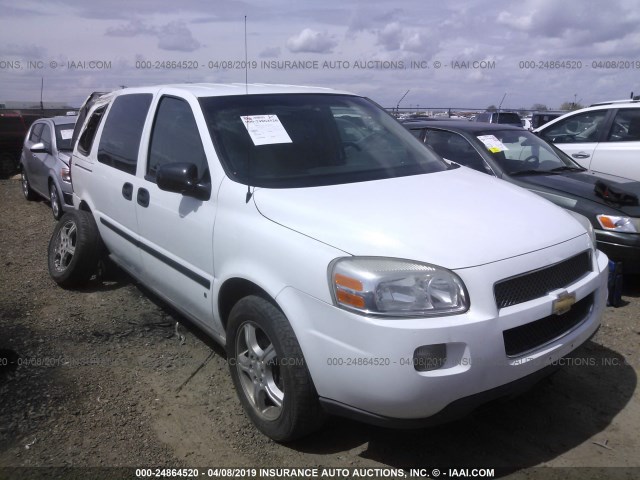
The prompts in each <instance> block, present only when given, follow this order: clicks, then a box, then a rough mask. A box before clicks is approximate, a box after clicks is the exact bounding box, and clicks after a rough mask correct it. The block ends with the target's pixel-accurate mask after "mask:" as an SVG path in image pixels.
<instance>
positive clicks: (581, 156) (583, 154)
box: [571, 152, 591, 158]
mask: <svg viewBox="0 0 640 480" xmlns="http://www.w3.org/2000/svg"><path fill="white" fill-rule="evenodd" d="M571 156H572V157H573V158H589V157H590V156H591V155H589V154H588V153H585V152H578V153H572V154H571Z"/></svg>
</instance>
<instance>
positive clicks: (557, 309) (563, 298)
mask: <svg viewBox="0 0 640 480" xmlns="http://www.w3.org/2000/svg"><path fill="white" fill-rule="evenodd" d="M574 303H576V294H575V293H568V292H566V291H565V292H562V293H560V294H558V298H556V299H555V300H554V301H553V305H552V311H553V313H554V315H562V314H563V313H567V312H568V311H569V310H571V307H572V306H573V304H574Z"/></svg>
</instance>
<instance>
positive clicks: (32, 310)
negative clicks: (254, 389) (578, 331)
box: [0, 178, 640, 479]
mask: <svg viewBox="0 0 640 480" xmlns="http://www.w3.org/2000/svg"><path fill="white" fill-rule="evenodd" d="M0 202H1V205H2V213H1V216H0V332H1V333H0V352H2V353H1V354H0V357H2V358H8V359H9V361H11V360H12V359H13V360H14V364H13V366H12V365H11V364H9V365H6V366H5V365H2V364H1V362H2V358H0V467H4V468H3V469H0V478H3V477H11V476H12V475H13V476H14V478H25V477H28V476H29V475H32V474H33V472H34V471H33V470H15V471H14V470H10V469H8V468H7V467H107V466H109V467H114V466H121V467H124V466H126V467H156V466H159V467H173V468H177V467H234V466H235V467H255V468H265V467H279V468H282V467H316V466H322V467H345V468H347V467H362V468H383V467H390V468H402V469H410V468H421V467H424V468H433V467H435V466H440V467H446V468H479V467H486V468H495V469H500V470H499V472H500V475H503V474H504V475H507V476H508V477H510V478H527V479H529V478H542V476H544V478H564V477H567V476H570V474H575V475H576V476H578V475H579V476H580V478H602V475H607V476H617V477H619V478H634V476H635V478H637V477H638V475H640V468H637V469H611V468H608V467H640V454H639V452H640V440H639V438H640V436H639V435H638V431H640V397H639V395H638V393H637V392H636V385H637V375H638V370H639V368H640V324H639V321H638V319H639V318H640V315H639V314H640V299H639V298H638V297H639V295H640V278H637V277H626V278H625V282H626V283H625V290H624V296H623V298H624V300H625V305H624V306H623V307H621V308H617V309H614V308H607V310H606V313H605V316H604V318H603V325H602V328H601V329H600V331H599V333H598V334H597V335H596V336H595V337H594V338H593V340H592V341H590V342H588V343H587V344H585V345H584V346H583V347H581V348H580V349H579V350H578V351H577V353H576V357H575V359H574V364H573V365H568V366H565V367H563V369H561V370H560V371H559V372H558V373H557V374H555V375H554V376H552V377H551V378H550V379H548V380H546V381H544V382H543V383H541V384H540V385H538V386H537V387H535V388H534V389H533V390H532V391H530V392H529V393H527V394H526V395H523V396H520V397H518V398H515V399H511V400H509V401H506V402H500V403H494V404H491V405H488V406H486V407H483V408H482V409H480V410H478V411H476V412H475V413H474V414H473V415H471V416H469V417H467V418H465V419H463V420H461V421H458V422H456V423H453V424H448V425H443V426H440V427H437V428H431V429H426V430H415V431H392V430H386V429H381V428H375V427H371V426H367V425H362V424H358V423H355V422H351V421H347V420H343V419H332V420H331V421H329V423H328V424H327V426H326V427H325V428H324V429H323V430H322V431H320V432H318V433H317V434H315V435H313V436H312V437H310V438H307V439H304V440H302V441H299V442H296V443H293V444H289V445H280V444H277V443H275V442H272V441H271V440H269V439H267V438H266V437H264V436H262V435H261V434H260V433H258V432H257V431H256V430H255V429H254V428H253V427H252V425H251V424H250V422H249V420H248V419H247V417H246V416H245V415H244V413H243V411H242V408H241V406H240V403H239V401H238V399H237V397H236V394H235V391H234V390H233V386H232V383H231V380H230V377H229V374H228V370H227V366H226V362H225V357H224V352H223V351H222V349H221V348H219V347H217V346H216V345H215V344H214V343H213V342H211V341H209V340H208V339H207V338H206V337H205V336H204V335H203V334H202V333H200V332H199V331H198V330H197V329H196V328H194V327H193V326H191V325H190V324H189V323H188V322H187V321H186V320H185V319H183V318H181V317H180V316H179V315H177V314H176V313H174V312H172V311H171V310H170V309H168V308H167V307H166V306H165V305H163V304H162V302H161V301H159V300H158V299H157V298H155V297H154V296H152V295H151V294H150V293H149V292H147V291H145V290H144V289H143V288H142V287H140V286H139V285H137V284H136V283H135V282H134V281H133V280H132V279H130V278H129V277H127V276H126V275H124V274H120V275H117V276H116V278H114V279H113V280H112V281H109V282H98V281H93V283H92V284H91V285H90V286H89V287H88V288H86V289H84V290H82V291H72V290H63V289H61V288H59V287H57V286H56V285H55V284H54V282H53V281H52V280H51V279H50V278H49V275H48V273H47V266H46V265H47V262H46V251H47V243H48V241H49V237H50V235H51V232H52V230H53V227H54V221H53V218H52V216H51V213H50V210H49V208H48V204H47V203H45V202H44V201H34V202H27V201H25V199H24V198H23V197H22V195H21V192H20V188H19V182H18V181H17V180H16V179H15V178H14V179H12V180H2V181H0ZM177 322H178V326H177V327H176V323H177ZM14 354H15V355H17V356H19V358H20V360H19V361H18V360H17V357H13V355H14ZM9 363H10V362H9ZM18 364H19V366H17V367H16V365H18ZM14 367H15V368H14ZM539 467H601V468H604V467H606V468H607V469H606V470H597V469H582V470H566V469H562V468H554V469H540V468H539ZM42 471H44V472H47V475H46V476H48V477H49V478H50V477H51V476H56V475H57V474H55V472H53V471H51V470H42ZM16 472H17V473H16ZM96 472H97V471H94V474H95V473H96ZM603 472H604V473H603ZM60 476H61V477H65V476H68V472H67V474H60Z"/></svg>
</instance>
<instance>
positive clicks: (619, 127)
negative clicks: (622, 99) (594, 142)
mask: <svg viewBox="0 0 640 480" xmlns="http://www.w3.org/2000/svg"><path fill="white" fill-rule="evenodd" d="M607 141H609V142H638V141H640V108H627V109H623V110H618V113H616V117H615V118H614V119H613V125H612V126H611V131H610V132H609V137H608V138H607Z"/></svg>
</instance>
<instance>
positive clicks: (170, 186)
mask: <svg viewBox="0 0 640 480" xmlns="http://www.w3.org/2000/svg"><path fill="white" fill-rule="evenodd" d="M156 183H157V184H158V188H159V189H160V190H165V191H167V192H175V193H180V194H182V195H185V196H188V197H194V198H197V199H198V200H209V198H210V197H211V184H210V183H198V168H197V167H196V166H195V165H194V164H193V163H186V162H179V163H169V164H166V165H161V166H160V168H158V171H157V172H156Z"/></svg>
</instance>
